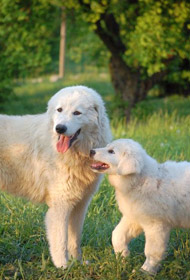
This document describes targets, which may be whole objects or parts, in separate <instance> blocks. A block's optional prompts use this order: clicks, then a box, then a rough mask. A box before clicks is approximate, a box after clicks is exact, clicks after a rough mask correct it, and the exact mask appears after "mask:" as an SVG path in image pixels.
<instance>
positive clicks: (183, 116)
mask: <svg viewBox="0 0 190 280" xmlns="http://www.w3.org/2000/svg"><path fill="white" fill-rule="evenodd" d="M73 84H84V85H87V86H90V87H93V88H94V89H96V90H97V91H98V92H99V93H101V94H102V96H103V98H104V100H105V103H106V106H107V108H108V112H109V115H110V118H111V125H112V130H113V135H114V137H115V138H125V137H127V138H133V139H135V140H137V141H138V142H140V143H141V144H142V145H143V146H144V148H145V149H146V150H147V152H148V153H149V154H150V155H151V156H153V157H155V158H156V159H157V160H158V161H159V162H162V161H165V160H168V159H171V160H177V161H180V160H189V161H190V139H189V138H190V137H189V136H190V98H183V97H177V96H172V97H168V98H165V99H156V98H151V97H149V98H148V100H147V101H146V102H142V103H140V104H139V105H138V106H137V107H136V108H135V109H134V110H133V116H132V119H131V122H130V123H129V124H125V122H124V121H123V120H122V119H121V118H119V117H117V113H115V114H114V113H113V111H112V100H113V88H112V86H111V84H110V82H109V78H108V76H107V75H106V74H103V75H98V73H97V74H96V75H90V74H88V75H78V76H70V77H67V79H66V80H65V81H64V80H63V81H58V82H56V83H50V82H48V80H44V82H42V83H39V84H32V83H31V82H27V83H25V84H22V85H20V86H17V87H16V89H15V91H16V98H15V99H13V100H11V101H10V102H7V103H6V104H4V105H3V106H2V109H1V113H7V114H27V113H32V114H33V113H40V112H43V111H44V110H45V109H46V103H47V101H48V99H49V97H50V96H51V95H52V94H54V93H55V92H56V91H57V90H59V89H60V88H62V87H65V86H68V85H73ZM0 210H1V218H0V280H1V279H2V280H3V279H26V280H39V279H41V280H42V279H44V280H45V279H50V280H53V279H67V280H70V279H76V280H80V279H84V280H120V279H121V280H127V279H130V280H132V279H134V280H141V279H160V280H171V279H172V280H173V279H176V280H177V279H180V280H185V279H186V280H187V279H190V230H179V229H177V230H173V231H172V233H171V238H170V243H169V248H168V256H167V257H166V259H165V260H164V261H163V264H162V269H161V271H160V272H159V273H158V274H157V276H155V277H151V276H147V275H144V274H142V273H141V272H139V271H138V269H139V268H140V267H141V265H142V264H143V262H144V260H145V257H144V253H143V250H144V236H143V235H141V236H139V237H138V238H136V239H135V240H133V241H132V242H131V244H130V249H131V255H130V256H129V257H128V258H126V259H124V260H123V259H121V258H118V259H116V257H115V255H114V253H113V249H112V245H111V232H112V230H113V229H114V227H115V226H116V224H117V223H118V222H119V219H120V217H121V215H120V213H119V211H118V208H117V205H116V202H115V198H114V190H113V188H112V187H111V186H110V185H109V183H108V181H107V178H104V180H103V182H102V184H101V187H100V190H99V191H98V192H97V194H96V195H95V196H94V198H93V201H92V203H91V205H90V207H89V210H88V213H87V216H86V220H85V225H84V230H83V238H82V250H83V258H84V259H85V260H90V261H91V263H90V265H81V264H79V263H77V262H75V261H71V262H70V265H69V267H68V269H67V270H65V271H63V270H61V269H56V268H55V267H54V266H53V264H52V262H51V259H50V255H49V252H48V245H47V241H46V237H45V227H44V216H45V212H46V210H47V207H46V206H45V205H38V204H36V205H35V204H32V203H30V202H28V201H26V200H22V199H20V198H14V197H12V196H9V195H7V194H4V193H2V194H1V195H0ZM134 269H135V271H134Z"/></svg>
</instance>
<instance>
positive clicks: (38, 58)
mask: <svg viewBox="0 0 190 280" xmlns="http://www.w3.org/2000/svg"><path fill="white" fill-rule="evenodd" d="M57 13H58V9H57V7H56V6H54V5H53V4H51V3H48V2H47V1H44V0H35V1H32V0H17V1H11V0H0V64H1V67H0V81H1V82H0V92H1V94H0V95H1V97H3V98H4V97H5V95H6V94H5V93H8V91H6V88H7V85H10V82H11V80H12V79H13V78H17V77H26V76H29V75H31V74H34V73H36V74H38V73H40V72H42V71H43V69H44V67H45V66H46V65H47V64H48V63H49V62H50V61H51V56H50V48H51V44H50V37H51V36H52V34H53V31H54V29H55V25H56V18H57V17H56V16H55V15H56V14H57ZM52 18H53V20H52ZM7 90H8V88H7Z"/></svg>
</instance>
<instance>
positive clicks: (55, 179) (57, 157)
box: [0, 86, 111, 268]
mask: <svg viewBox="0 0 190 280" xmlns="http://www.w3.org/2000/svg"><path fill="white" fill-rule="evenodd" d="M110 139H111V132H110V127H109V121H108V118H107V115H106V112H105V107H104V104H103V101H102V99H101V97H100V96H99V95H98V94H97V93H96V92H95V91H94V90H92V89H90V88H87V87H84V86H76V87H68V88H64V89H62V90H60V91H59V92H58V93H56V94H55V95H54V96H53V97H52V98H51V99H50V101H49V103H48V110H47V112H46V113H44V114H39V115H26V116H6V115H0V189H1V190H4V191H6V192H9V193H11V194H15V195H18V196H22V197H26V198H28V199H30V200H32V201H35V202H42V203H43V202H44V203H47V205H48V206H49V210H48V212H47V214H46V219H45V223H46V230H47V238H48V241H49V245H50V253H51V256H52V260H53V263H54V264H55V266H56V267H63V268H65V267H67V263H68V255H71V256H72V257H74V258H78V259H80V258H81V252H80V239H81V231H82V226H83V222H84V217H85V212H86V210H87V207H88V204H89V202H90V200H91V198H92V195H93V193H94V192H95V191H96V190H97V188H98V185H99V183H100V179H101V177H102V176H101V175H100V174H95V173H94V172H93V171H92V170H91V168H90V162H91V159H90V157H89V151H90V149H91V148H92V147H102V146H104V145H106V144H107V143H108V142H109V141H110Z"/></svg>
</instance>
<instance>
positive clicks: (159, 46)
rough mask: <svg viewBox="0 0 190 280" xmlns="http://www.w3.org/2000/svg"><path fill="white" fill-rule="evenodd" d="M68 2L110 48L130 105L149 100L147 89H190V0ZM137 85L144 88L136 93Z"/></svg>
mask: <svg viewBox="0 0 190 280" xmlns="http://www.w3.org/2000/svg"><path fill="white" fill-rule="evenodd" d="M64 3H65V5H66V7H67V8H68V9H74V10H75V12H76V14H77V15H78V17H80V18H81V19H82V20H84V21H86V22H87V23H88V24H89V25H90V26H91V28H92V29H93V30H94V31H95V33H96V34H97V35H98V36H99V38H100V39H101V40H102V41H103V43H104V44H105V46H106V47H107V48H108V50H109V52H110V53H111V56H110V57H111V59H110V65H111V75H112V81H113V84H114V86H115V89H116V91H118V92H120V94H121V96H122V99H123V101H127V102H128V104H129V107H131V106H133V105H134V104H135V103H136V102H137V101H139V100H141V99H143V98H145V96H146V94H147V91H148V90H149V89H150V88H151V87H152V86H153V85H154V84H155V83H157V82H160V81H161V80H162V81H163V80H165V81H167V83H168V82H172V83H178V84H181V85H182V86H183V89H185V88H187V85H188V83H189V81H190V52H189V49H190V36H189V35H190V3H189V1H186V0H182V1H177V0H159V1H154V0H139V1H137V0H135V1H132V0H126V1H120V0H101V1H99V0H68V1H65V2H64ZM119 72H120V73H119ZM135 73H136V75H135ZM125 80H126V85H124V84H125ZM128 80H130V83H127V81H128ZM143 81H144V82H143ZM145 81H146V82H145ZM135 83H136V84H139V86H137V87H136V89H135V90H134V87H135ZM131 85H132V86H131ZM132 88H133V90H132ZM130 91H131V94H129V92H130ZM139 92H140V93H139Z"/></svg>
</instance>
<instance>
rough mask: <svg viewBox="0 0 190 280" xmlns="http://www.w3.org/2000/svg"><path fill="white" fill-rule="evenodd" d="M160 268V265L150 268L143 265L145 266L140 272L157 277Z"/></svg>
mask: <svg viewBox="0 0 190 280" xmlns="http://www.w3.org/2000/svg"><path fill="white" fill-rule="evenodd" d="M159 268H160V265H157V266H154V267H150V266H148V265H146V264H143V266H142V267H141V268H140V271H142V272H143V273H145V274H148V275H151V276H155V275H156V274H157V272H158V270H159Z"/></svg>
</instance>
